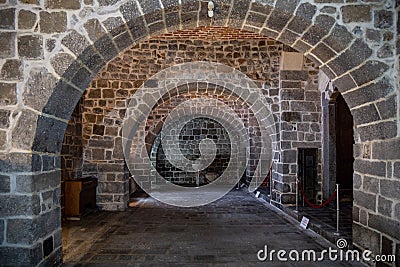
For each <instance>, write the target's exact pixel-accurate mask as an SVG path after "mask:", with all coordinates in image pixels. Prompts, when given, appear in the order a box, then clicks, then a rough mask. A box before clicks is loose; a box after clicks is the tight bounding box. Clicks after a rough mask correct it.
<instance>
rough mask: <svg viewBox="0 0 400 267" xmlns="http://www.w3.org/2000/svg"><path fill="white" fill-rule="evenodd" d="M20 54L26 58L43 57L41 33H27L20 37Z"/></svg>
mask: <svg viewBox="0 0 400 267" xmlns="http://www.w3.org/2000/svg"><path fill="white" fill-rule="evenodd" d="M18 54H19V56H20V57H22V58H26V59H42V58H43V38H42V36H41V35H25V36H20V37H18Z"/></svg>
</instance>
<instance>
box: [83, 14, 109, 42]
mask: <svg viewBox="0 0 400 267" xmlns="http://www.w3.org/2000/svg"><path fill="white" fill-rule="evenodd" d="M84 27H85V29H86V32H87V33H88V36H89V38H90V40H92V41H93V42H96V41H97V40H98V39H100V38H101V37H102V36H103V35H104V34H105V31H104V30H103V27H102V26H101V23H100V21H99V20H97V19H89V20H88V21H87V22H86V23H85V25H84Z"/></svg>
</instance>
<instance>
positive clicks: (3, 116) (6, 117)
mask: <svg viewBox="0 0 400 267" xmlns="http://www.w3.org/2000/svg"><path fill="white" fill-rule="evenodd" d="M10 114H11V111H10V110H0V129H7V128H8V127H9V126H10Z"/></svg>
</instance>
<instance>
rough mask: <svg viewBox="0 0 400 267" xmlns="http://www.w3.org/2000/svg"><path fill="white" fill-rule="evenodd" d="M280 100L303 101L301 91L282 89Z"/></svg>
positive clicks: (302, 91) (302, 92)
mask: <svg viewBox="0 0 400 267" xmlns="http://www.w3.org/2000/svg"><path fill="white" fill-rule="evenodd" d="M280 97H281V99H282V100H304V90H303V89H282V90H281V92H280Z"/></svg>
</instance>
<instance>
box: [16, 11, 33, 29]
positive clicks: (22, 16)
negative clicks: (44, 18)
mask: <svg viewBox="0 0 400 267" xmlns="http://www.w3.org/2000/svg"><path fill="white" fill-rule="evenodd" d="M36 19H37V18H36V14H35V13H33V12H31V11H29V10H24V9H22V10H20V11H19V13H18V29H22V30H29V29H32V28H33V26H35V24H36Z"/></svg>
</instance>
